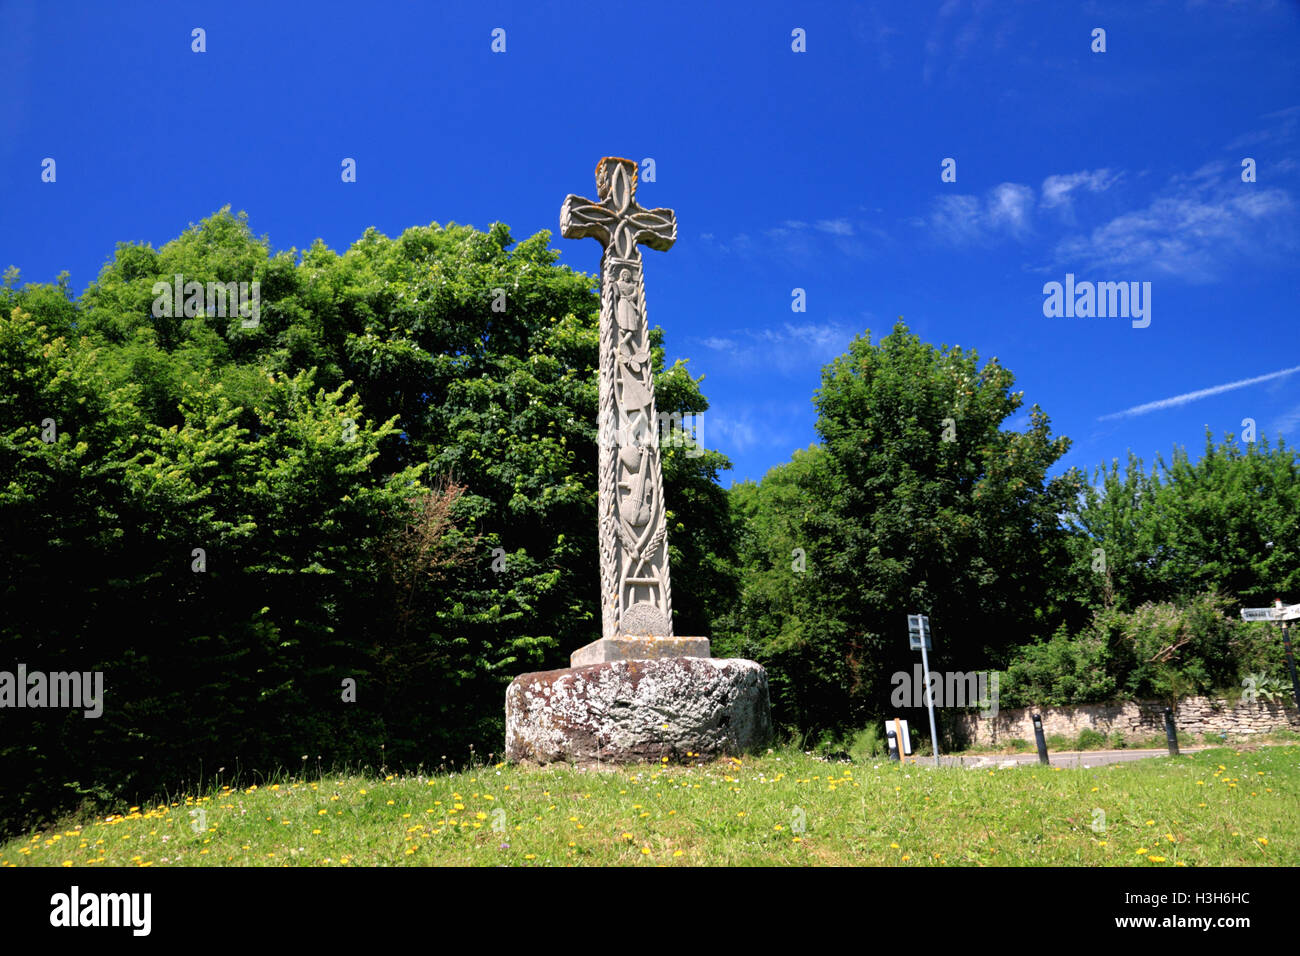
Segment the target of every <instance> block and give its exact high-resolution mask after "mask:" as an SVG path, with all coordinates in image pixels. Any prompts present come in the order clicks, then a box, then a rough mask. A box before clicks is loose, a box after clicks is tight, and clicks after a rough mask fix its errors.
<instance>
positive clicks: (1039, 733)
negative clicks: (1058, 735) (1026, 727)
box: [1034, 714, 1049, 767]
mask: <svg viewBox="0 0 1300 956" xmlns="http://www.w3.org/2000/svg"><path fill="white" fill-rule="evenodd" d="M1034 742H1035V743H1037V744H1038V762H1039V763H1041V764H1042V765H1043V766H1044V767H1046V766H1047V765H1048V763H1049V761H1048V759H1047V738H1046V737H1044V736H1043V718H1042V717H1040V716H1039V715H1038V714H1034Z"/></svg>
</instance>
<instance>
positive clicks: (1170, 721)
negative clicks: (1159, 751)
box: [1165, 707, 1178, 757]
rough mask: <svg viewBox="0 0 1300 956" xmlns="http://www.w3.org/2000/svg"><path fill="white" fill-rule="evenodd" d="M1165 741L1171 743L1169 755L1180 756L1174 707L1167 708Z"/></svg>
mask: <svg viewBox="0 0 1300 956" xmlns="http://www.w3.org/2000/svg"><path fill="white" fill-rule="evenodd" d="M1165 742H1166V743H1167V744H1168V745H1169V756H1171V757H1177V756H1178V728H1177V727H1175V726H1174V709H1173V708H1172V707H1166V708H1165Z"/></svg>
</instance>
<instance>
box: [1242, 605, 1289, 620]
mask: <svg viewBox="0 0 1300 956" xmlns="http://www.w3.org/2000/svg"><path fill="white" fill-rule="evenodd" d="M1241 619H1242V620H1243V621H1294V620H1297V619H1300V604H1292V605H1291V606H1289V607H1243V608H1242V609H1241Z"/></svg>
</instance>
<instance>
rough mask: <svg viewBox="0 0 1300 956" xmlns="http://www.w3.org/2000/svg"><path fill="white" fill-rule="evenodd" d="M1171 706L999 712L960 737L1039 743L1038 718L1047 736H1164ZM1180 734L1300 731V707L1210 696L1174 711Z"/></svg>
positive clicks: (961, 721)
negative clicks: (1090, 733) (1087, 731)
mask: <svg viewBox="0 0 1300 956" xmlns="http://www.w3.org/2000/svg"><path fill="white" fill-rule="evenodd" d="M1164 713H1165V702H1164V701H1156V700H1140V701H1124V702H1122V703H1110V704H1080V705H1078V706H1074V707H1020V708H1015V709H1013V710H1003V711H999V712H998V715H997V716H996V717H986V716H983V715H982V714H980V713H978V712H971V713H966V714H962V715H960V716H959V717H958V718H957V725H958V728H957V729H958V733H959V734H960V735H962V736H964V738H965V740H966V743H967V745H968V746H984V747H989V746H992V747H997V746H1001V745H1003V744H1005V743H1007V742H1009V741H1012V740H1016V739H1020V740H1025V741H1028V742H1030V743H1032V742H1033V740H1034V724H1033V715H1034V714H1040V715H1041V716H1042V719H1043V733H1044V734H1045V735H1047V736H1048V737H1051V736H1052V735H1053V734H1061V735H1063V736H1065V737H1069V738H1071V739H1074V738H1076V737H1078V736H1079V731H1081V730H1084V729H1087V728H1091V729H1092V730H1095V731H1097V732H1098V733H1102V734H1105V735H1106V736H1107V737H1110V736H1111V735H1112V734H1115V733H1119V734H1122V735H1123V736H1124V737H1125V738H1127V739H1129V740H1134V739H1140V738H1148V737H1155V736H1162V735H1163V734H1164V732H1165V719H1164ZM1174 720H1175V722H1176V723H1177V725H1178V730H1179V732H1180V733H1186V734H1196V735H1200V734H1210V735H1213V736H1219V735H1221V734H1227V735H1228V736H1229V737H1248V736H1250V735H1251V734H1265V733H1270V732H1272V731H1276V730H1285V729H1288V728H1289V729H1291V730H1294V731H1300V714H1297V712H1296V708H1295V705H1294V704H1291V703H1289V702H1288V703H1287V704H1285V705H1284V704H1280V703H1264V702H1263V701H1258V700H1256V701H1249V702H1247V701H1239V702H1238V703H1236V704H1231V703H1229V702H1228V701H1226V700H1216V699H1211V698H1208V697H1188V698H1185V699H1184V700H1181V701H1179V703H1178V706H1177V707H1176V708H1175V709H1174Z"/></svg>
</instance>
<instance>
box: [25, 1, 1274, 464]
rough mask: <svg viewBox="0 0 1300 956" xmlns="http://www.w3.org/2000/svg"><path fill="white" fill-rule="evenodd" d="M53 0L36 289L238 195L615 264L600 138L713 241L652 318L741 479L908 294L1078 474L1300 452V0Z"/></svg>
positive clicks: (39, 51)
mask: <svg viewBox="0 0 1300 956" xmlns="http://www.w3.org/2000/svg"><path fill="white" fill-rule="evenodd" d="M51 10H52V8H50V7H48V6H47V5H43V4H38V3H34V2H24V0H17V2H15V0H4V2H0V105H2V106H3V114H2V115H3V117H4V134H3V136H0V267H3V266H8V265H10V264H12V265H16V266H18V267H19V268H20V269H21V271H22V278H23V280H25V281H52V280H53V279H54V278H55V277H56V276H57V274H58V273H59V272H60V271H62V270H65V269H66V270H68V271H69V272H70V273H71V276H72V282H73V286H74V288H75V289H76V291H78V292H80V291H81V290H83V289H84V288H85V286H86V284H87V283H88V282H89V281H90V280H91V279H93V278H94V276H95V275H96V273H97V272H98V270H99V268H100V266H101V265H102V264H103V262H104V261H105V259H106V258H107V257H109V256H110V255H111V254H112V251H113V248H114V245H115V244H116V243H117V242H119V241H128V240H130V241H140V240H144V241H149V242H151V243H153V244H154V245H155V246H157V245H160V244H162V243H163V242H165V241H167V240H169V239H171V238H174V237H175V236H176V235H178V234H179V233H180V232H181V231H182V230H183V229H184V228H185V226H186V225H187V224H189V223H190V222H196V221H198V220H199V219H201V218H203V217H205V216H207V215H210V214H211V213H212V212H214V211H216V210H217V209H219V208H220V207H221V206H223V205H226V204H230V205H231V206H232V207H233V208H234V209H235V210H246V211H247V212H248V214H249V218H250V223H251V225H252V227H253V229H254V231H255V232H256V233H257V234H259V235H261V234H266V235H268V236H269V237H270V239H271V242H272V244H273V246H274V247H275V248H277V249H284V248H288V247H291V246H293V247H297V248H298V249H302V248H304V247H306V246H308V245H309V244H310V243H311V242H312V241H313V240H314V239H316V238H317V237H319V238H322V239H324V240H325V242H326V243H327V244H329V245H330V246H331V247H333V248H335V249H339V250H342V249H345V248H346V247H347V246H348V245H350V244H351V243H352V242H353V241H355V240H356V239H357V238H358V237H359V236H360V235H361V233H362V232H363V231H364V230H365V229H366V227H368V226H372V225H373V226H375V227H376V228H378V229H379V230H380V231H382V232H384V233H386V234H388V235H392V236H395V235H397V234H399V233H400V232H401V231H402V230H403V229H405V228H407V227H409V226H412V225H423V224H428V223H430V222H434V221H437V222H440V223H446V222H449V221H454V222H459V223H469V224H472V225H475V226H478V227H480V228H485V227H486V226H487V225H488V224H490V223H491V222H493V221H496V220H500V221H503V222H506V223H508V224H509V226H510V227H511V230H512V232H513V234H514V236H515V238H516V239H522V238H524V237H526V236H528V235H531V234H533V233H534V232H536V231H538V230H541V229H549V230H551V232H552V233H553V234H556V235H555V238H554V243H555V244H556V245H557V246H558V247H559V248H560V249H561V250H562V261H563V262H565V263H567V264H569V265H571V266H573V267H574V268H577V269H581V270H583V271H586V272H593V273H594V272H595V270H596V267H597V263H598V260H599V246H598V245H597V244H596V243H595V242H593V241H590V240H583V241H568V240H563V239H560V238H559V237H558V216H559V209H560V204H561V202H562V201H563V199H564V197H565V195H566V194H567V193H570V192H575V193H579V194H582V195H587V196H591V195H592V194H593V193H594V183H593V180H592V170H593V168H594V166H595V163H596V160H597V159H598V158H599V157H601V156H603V155H616V156H626V157H629V158H633V159H636V160H638V161H640V160H643V159H645V158H653V159H654V161H655V167H656V180H655V182H653V183H650V182H646V183H643V184H642V186H641V189H640V193H639V199H640V200H641V202H642V204H643V205H645V206H647V207H650V206H667V207H671V208H672V209H674V210H675V211H676V214H677V219H678V226H679V238H678V242H677V245H676V246H675V247H674V248H673V249H672V250H671V251H669V252H667V253H660V252H654V251H647V252H646V253H645V256H646V260H647V265H646V288H647V305H648V312H649V317H650V321H651V322H652V323H653V324H659V325H662V326H663V327H664V329H665V330H666V344H667V348H668V354H669V358H670V360H671V359H673V358H677V357H681V358H686V359H689V360H690V368H691V369H692V370H693V372H694V374H696V375H700V374H704V375H705V376H706V378H705V380H704V382H703V386H702V387H703V389H704V393H705V395H706V396H707V397H708V398H709V399H710V401H711V403H712V407H711V409H710V411H709V412H708V413H706V415H705V416H704V420H703V438H704V440H705V442H706V443H707V444H708V445H710V446H711V447H716V448H719V449H721V450H722V451H724V452H726V453H727V454H728V455H730V456H731V458H732V459H733V461H734V462H735V464H736V468H735V470H734V472H732V474H731V475H730V476H728V477H726V478H724V482H725V483H730V481H731V480H734V479H742V478H754V479H756V478H759V477H761V476H762V474H763V473H764V472H765V471H766V470H767V469H768V468H770V467H771V466H773V465H775V464H779V463H781V462H783V461H786V460H788V459H789V456H790V454H791V452H792V451H793V450H794V449H795V448H799V447H803V446H806V445H808V444H809V443H811V442H812V441H814V440H815V433H814V427H813V425H814V419H815V414H814V409H813V407H812V403H811V399H812V394H813V391H814V390H815V389H816V387H817V386H818V383H819V380H820V370H821V367H822V366H823V365H824V364H825V363H826V362H827V361H829V360H830V359H831V358H833V357H834V356H835V355H837V354H840V353H841V352H843V351H844V350H845V348H846V347H847V345H848V343H849V341H850V340H851V339H852V337H853V336H854V335H855V334H858V333H861V332H864V331H866V330H867V329H870V330H871V331H872V332H873V334H874V336H875V337H877V338H878V337H879V336H880V335H882V334H884V333H885V332H887V331H888V330H889V328H890V327H891V326H892V324H893V322H894V321H895V319H896V318H897V317H898V316H899V315H902V316H904V318H905V321H906V322H907V323H908V324H909V325H910V326H911V327H912V328H913V329H914V330H915V331H916V332H917V333H918V334H920V335H921V337H922V338H923V339H925V340H927V341H930V342H934V343H936V344H938V343H948V344H960V345H961V346H963V347H966V348H974V349H975V350H977V351H978V353H979V354H980V356H981V358H982V359H987V358H989V357H992V356H995V355H996V356H997V357H998V358H999V360H1000V361H1001V362H1002V363H1003V364H1004V365H1006V366H1007V367H1009V368H1010V369H1011V370H1012V371H1013V372H1014V373H1015V374H1016V376H1017V386H1016V387H1017V388H1018V389H1023V390H1024V393H1025V402H1026V409H1025V410H1026V411H1027V409H1028V406H1029V405H1030V404H1031V403H1034V402H1037V403H1038V404H1039V405H1041V406H1042V407H1043V409H1044V410H1045V411H1046V412H1047V414H1048V415H1050V416H1051V418H1052V423H1053V429H1054V431H1055V432H1056V433H1058V434H1059V433H1064V434H1066V435H1069V436H1070V438H1071V439H1072V440H1073V442H1074V444H1073V448H1072V449H1071V451H1070V453H1069V454H1068V455H1067V457H1066V458H1065V459H1063V461H1062V462H1061V464H1060V466H1059V467H1058V468H1057V469H1056V470H1057V471H1060V470H1061V469H1062V468H1064V467H1067V466H1070V465H1079V466H1083V467H1092V466H1095V465H1096V464H1098V463H1099V462H1101V461H1103V460H1109V459H1111V458H1114V457H1119V458H1120V459H1121V460H1122V459H1123V458H1124V456H1125V455H1126V452H1127V451H1128V450H1129V449H1132V450H1133V451H1134V452H1136V453H1137V454H1139V455H1141V456H1142V457H1144V458H1145V459H1146V460H1147V461H1148V463H1150V462H1151V460H1152V458H1153V457H1154V455H1155V454H1156V453H1157V452H1160V453H1164V454H1165V456H1166V457H1168V455H1169V452H1170V450H1171V449H1172V448H1173V446H1175V445H1186V446H1188V447H1189V450H1190V451H1191V452H1192V453H1193V454H1194V455H1195V454H1196V453H1197V451H1198V450H1199V449H1200V447H1201V444H1202V441H1203V433H1204V429H1205V426H1206V425H1209V426H1210V428H1212V429H1213V430H1214V432H1215V433H1216V435H1222V434H1223V433H1225V432H1228V431H1235V432H1237V433H1238V434H1240V433H1241V431H1242V428H1243V426H1242V420H1243V419H1245V418H1253V419H1254V420H1255V422H1256V424H1257V428H1258V430H1259V432H1260V433H1261V434H1266V435H1268V436H1269V437H1270V438H1274V437H1276V436H1278V435H1283V436H1285V437H1286V438H1287V439H1288V442H1289V443H1295V442H1297V441H1300V348H1297V346H1298V345H1300V334H1298V333H1297V303H1298V301H1300V281H1298V280H1300V267H1298V266H1297V251H1300V214H1298V213H1300V206H1298V203H1300V5H1298V4H1296V3H1293V2H1274V3H1267V2H1261V3H1244V2H1243V3H1189V2H1165V3H1153V4H1150V5H1142V4H1137V3H1129V2H1125V3H1116V4H1109V3H1096V4H1091V3H1085V4H1057V3H1014V2H1010V0H1003V2H989V3H979V2H957V0H950V2H946V3H942V4H931V3H920V2H918V3H915V4H897V3H888V4H886V3H880V4H865V3H864V4H857V3H854V4H850V3H838V4H811V3H810V4H771V3H762V2H757V3H745V4H730V3H727V4H723V3H707V4H706V3H653V4H618V3H600V4H598V3H586V4H566V3H546V4H536V3H513V4H510V3H476V4H469V3H454V4H453V3H436V4H408V3H402V4H396V3H392V4H390V3H380V2H372V3H366V4H361V5H356V4H346V5H343V4H338V5H335V4H325V3H322V4H309V5H301V6H291V5H288V4H263V3H242V2H223V3H220V4H217V3H176V4H167V5H152V6H151V5H144V4H135V3H114V4H112V5H111V6H110V5H106V4H89V3H72V4H67V5H64V6H61V7H60V8H59V10H58V13H57V15H55V14H54V13H52V12H51ZM195 27H201V28H203V29H204V30H205V31H206V44H207V52H205V53H201V54H200V53H194V52H192V51H191V30H192V29H193V28H195ZM495 28H502V29H504V30H505V31H506V34H505V37H506V49H505V52H504V53H493V52H492V50H491V43H492V31H493V29H495ZM796 28H797V29H802V30H803V31H805V35H806V52H801V53H800V52H794V51H793V50H792V48H791V46H792V42H793V41H792V31H793V30H795V29H796ZM1095 28H1101V29H1104V30H1105V31H1106V51H1105V52H1104V53H1094V52H1092V50H1091V46H1092V45H1093V42H1094V41H1093V36H1092V34H1093V30H1094V29H1095ZM45 157H53V158H55V160H56V162H57V181H56V182H55V183H43V182H41V162H42V160H43V159H44V158H45ZM343 157H353V158H355V159H356V161H357V182H355V183H343V182H341V179H340V164H341V162H342V159H343ZM949 157H951V158H953V159H955V160H956V181H955V182H942V181H941V176H940V174H941V163H942V161H943V160H944V159H945V158H949ZM1245 158H1251V159H1253V160H1255V164H1256V181H1255V182H1253V183H1245V182H1242V166H1241V164H1242V161H1243V159H1245ZM1067 273H1069V274H1072V275H1074V276H1075V279H1076V281H1078V282H1083V281H1091V282H1119V281H1122V282H1139V283H1147V282H1149V283H1150V284H1151V285H1150V289H1151V293H1150V319H1151V322H1150V325H1149V326H1147V327H1146V328H1134V327H1133V326H1132V323H1131V322H1130V320H1129V319H1127V318H1123V317H1107V318H1096V317H1092V318H1085V317H1052V318H1049V317H1047V316H1045V315H1044V306H1043V304H1044V298H1045V296H1044V293H1043V286H1044V284H1045V283H1047V282H1052V281H1056V282H1062V283H1064V282H1065V276H1066V274H1067ZM795 288H802V289H805V290H806V295H807V311H806V312H802V313H795V312H792V311H791V302H792V298H791V292H792V290H793V289H795ZM1287 370H1291V371H1290V372H1287ZM1278 372H1287V373H1286V374H1276V375H1275V374H1273V373H1278ZM1270 375H1271V376H1272V377H1268V378H1261V377H1263V376H1270ZM1252 380H1254V381H1252ZM1240 382H1251V383H1250V384H1245V385H1240V386H1239V387H1233V388H1227V389H1223V388H1220V386H1225V385H1234V384H1235V383H1240ZM1216 389H1217V390H1216ZM1193 393H1205V394H1200V395H1196V396H1195V397H1192V398H1186V397H1185V396H1188V395H1192V394H1193ZM1180 397H1182V398H1180ZM1169 399H1174V400H1175V401H1172V402H1167V401H1166V400H1169ZM1153 403H1154V404H1155V407H1150V406H1152V405H1153ZM1162 403H1163V404H1162ZM1144 406H1145V407H1144ZM1130 409H1138V410H1137V411H1131V412H1130V411H1128V410H1130ZM1025 421H1027V419H1021V420H1013V421H1012V422H1011V423H1010V424H1011V425H1013V426H1016V427H1023V425H1024V423H1025Z"/></svg>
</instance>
